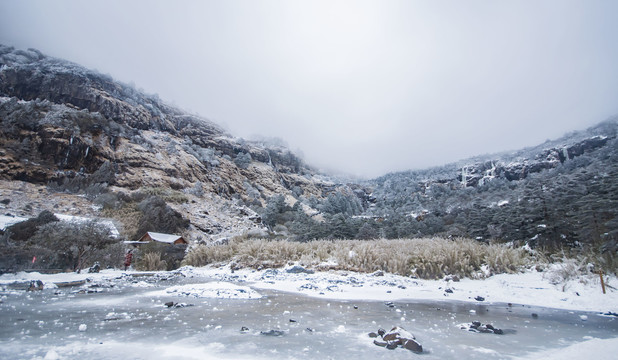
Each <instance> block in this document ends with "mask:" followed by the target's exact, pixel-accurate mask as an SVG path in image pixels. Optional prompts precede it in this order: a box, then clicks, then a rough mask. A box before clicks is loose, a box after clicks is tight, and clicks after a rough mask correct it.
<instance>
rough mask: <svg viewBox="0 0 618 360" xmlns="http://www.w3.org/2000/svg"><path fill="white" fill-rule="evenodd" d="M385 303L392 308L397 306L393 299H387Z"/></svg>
mask: <svg viewBox="0 0 618 360" xmlns="http://www.w3.org/2000/svg"><path fill="white" fill-rule="evenodd" d="M384 305H386V306H388V307H390V308H393V307H395V304H394V303H393V302H392V301H387V302H385V303H384Z"/></svg>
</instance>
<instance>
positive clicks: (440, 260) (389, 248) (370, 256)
mask: <svg viewBox="0 0 618 360" xmlns="http://www.w3.org/2000/svg"><path fill="white" fill-rule="evenodd" d="M530 260H531V259H530V257H529V255H528V254H527V253H526V252H525V251H523V250H521V249H513V248H509V247H507V246H504V245H500V244H489V245H488V244H483V243H479V242H478V241H474V240H469V239H455V240H448V239H442V238H426V239H400V240H336V241H329V240H316V241H310V242H305V243H300V242H290V241H286V240H266V239H246V238H242V237H241V238H236V239H233V240H230V242H229V243H228V244H225V245H211V246H206V245H201V246H197V247H195V248H193V249H192V250H191V251H190V252H189V253H188V254H187V256H186V257H185V260H184V262H183V263H184V264H185V265H193V266H204V265H207V264H212V263H222V262H223V263H232V262H234V263H235V264H236V265H237V266H239V267H254V268H257V267H279V266H283V265H285V264H287V263H288V262H291V261H293V262H300V263H301V264H302V265H303V266H313V267H317V266H318V265H319V264H321V263H323V262H332V263H336V264H337V265H336V266H331V268H336V269H342V270H351V271H359V272H374V271H376V270H382V271H386V272H390V273H394V274H399V275H403V276H417V277H419V278H423V279H436V278H441V277H443V276H445V275H449V274H450V275H458V276H461V277H463V276H467V277H482V276H484V275H483V273H482V271H481V266H483V265H486V266H488V268H489V270H490V272H491V273H494V274H497V273H510V272H516V271H518V270H520V269H522V268H523V267H524V266H525V265H527V264H528V263H529V261H530Z"/></svg>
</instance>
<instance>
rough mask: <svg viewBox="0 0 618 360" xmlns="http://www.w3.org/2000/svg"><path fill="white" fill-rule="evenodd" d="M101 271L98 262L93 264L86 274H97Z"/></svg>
mask: <svg viewBox="0 0 618 360" xmlns="http://www.w3.org/2000/svg"><path fill="white" fill-rule="evenodd" d="M100 270H101V264H99V262H98V261H97V262H95V263H94V265H92V266H91V267H90V268H88V273H91V274H92V273H98V272H99V271H100Z"/></svg>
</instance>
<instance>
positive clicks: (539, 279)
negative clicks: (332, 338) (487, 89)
mask: <svg viewBox="0 0 618 360" xmlns="http://www.w3.org/2000/svg"><path fill="white" fill-rule="evenodd" d="M299 268H300V269H302V270H300V272H295V271H298V270H297V269H299ZM303 270H304V268H302V267H298V266H296V268H294V267H287V268H280V269H266V270H253V269H240V270H236V271H232V270H231V269H230V267H229V266H220V267H215V266H205V267H201V268H194V267H183V268H181V269H179V270H175V271H172V272H165V271H163V272H156V273H154V274H155V275H159V276H165V274H175V273H180V274H182V275H184V276H187V277H205V278H211V279H212V280H213V281H219V282H223V283H225V282H227V283H242V284H243V285H244V286H248V287H249V288H252V289H257V290H259V289H268V290H276V291H284V292H290V293H297V294H302V295H306V296H311V297H316V298H324V299H333V300H380V301H406V300H409V301H418V300H427V301H464V302H471V303H483V304H496V303H511V304H517V305H530V306H541V307H546V308H555V309H562V310H572V311H591V312H601V313H608V312H611V313H617V312H618V291H616V290H615V288H614V287H613V286H612V285H611V284H616V283H618V281H617V279H616V277H615V276H605V279H606V284H608V285H609V286H608V287H607V288H606V292H607V293H606V294H603V293H602V290H601V285H600V279H599V276H598V275H588V276H580V277H578V278H575V279H571V280H568V281H564V282H562V283H559V284H552V283H551V282H550V281H549V280H548V279H547V274H548V272H537V271H534V270H527V271H525V272H523V273H519V274H499V275H493V276H489V277H487V278H485V279H477V280H473V279H467V278H464V279H461V280H460V281H453V280H445V279H442V280H421V279H413V278H408V277H403V276H398V275H393V274H388V273H384V274H364V273H355V272H350V271H333V270H331V271H317V272H314V273H313V272H312V271H311V270H307V271H306V272H304V271H303ZM140 275H144V276H146V275H150V276H152V275H153V273H152V272H136V271H121V270H103V271H101V272H100V273H96V274H91V273H82V274H76V273H60V274H40V273H37V272H29V273H27V272H19V273H17V274H3V275H1V276H0V286H3V287H5V286H6V285H7V284H10V283H13V282H18V281H28V280H41V281H42V282H43V283H44V284H45V288H50V287H51V288H53V287H56V286H55V285H54V283H58V282H70V281H77V280H85V279H90V280H91V281H94V282H97V281H104V280H111V279H122V278H124V277H127V276H130V277H140ZM455 280H457V279H455Z"/></svg>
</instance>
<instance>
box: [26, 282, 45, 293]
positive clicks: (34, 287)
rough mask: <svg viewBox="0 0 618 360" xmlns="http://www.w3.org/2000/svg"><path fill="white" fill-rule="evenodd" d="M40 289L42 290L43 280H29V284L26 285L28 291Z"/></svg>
mask: <svg viewBox="0 0 618 360" xmlns="http://www.w3.org/2000/svg"><path fill="white" fill-rule="evenodd" d="M40 290H43V282H42V281H41V280H32V281H30V286H28V291H40Z"/></svg>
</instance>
